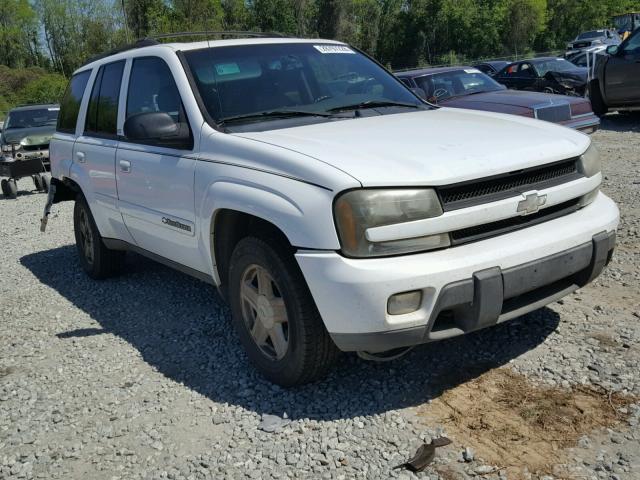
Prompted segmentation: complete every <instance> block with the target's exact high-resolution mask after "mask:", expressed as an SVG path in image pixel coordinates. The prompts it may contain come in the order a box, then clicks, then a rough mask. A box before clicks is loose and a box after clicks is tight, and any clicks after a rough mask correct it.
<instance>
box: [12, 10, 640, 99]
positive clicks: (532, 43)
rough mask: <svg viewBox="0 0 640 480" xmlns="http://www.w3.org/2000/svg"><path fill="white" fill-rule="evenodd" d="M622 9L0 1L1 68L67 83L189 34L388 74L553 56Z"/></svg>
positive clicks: (48, 83) (45, 83) (50, 86)
mask: <svg viewBox="0 0 640 480" xmlns="http://www.w3.org/2000/svg"><path fill="white" fill-rule="evenodd" d="M630 10H640V5H639V4H638V0H598V1H585V0H0V65H6V66H9V67H12V68H14V69H16V70H15V72H16V73H15V75H13V77H12V78H18V77H20V76H21V75H25V72H29V73H28V75H34V73H33V71H32V70H25V67H32V66H39V67H43V68H44V69H46V70H48V71H54V72H57V73H60V74H62V75H63V76H66V77H68V76H69V75H70V74H71V73H72V72H73V71H74V70H75V69H76V68H77V67H78V66H79V65H81V64H82V63H83V62H84V61H85V60H87V59H88V58H90V57H91V56H93V55H96V54H98V53H102V52H104V51H107V50H110V49H113V48H115V47H118V46H121V45H123V44H126V43H130V42H132V41H134V40H135V39H138V38H143V37H145V36H149V35H153V34H158V33H168V32H179V31H198V30H252V31H276V32H282V33H285V34H289V35H296V36H306V37H320V38H336V39H339V40H343V41H346V42H348V43H350V44H352V45H354V46H356V47H358V48H361V49H363V50H364V51H366V52H367V53H369V54H371V55H373V56H374V57H376V58H377V59H378V60H380V61H381V62H382V63H384V64H386V65H389V66H391V67H393V68H404V67H413V66H417V65H424V64H432V65H434V64H446V63H456V62H462V63H463V62H469V61H471V60H474V59H479V58H490V57H493V58H496V57H503V56H507V57H513V56H522V55H527V54H528V53H530V52H532V51H534V50H535V51H550V50H559V49H562V48H564V46H565V44H566V42H567V41H569V40H571V39H573V38H574V37H575V36H576V35H577V34H578V33H579V32H581V31H584V30H588V29H593V28H598V27H604V26H607V25H609V24H610V23H611V17H612V15H615V14H620V13H624V12H626V11H630ZM39 72H40V74H38V75H36V77H37V78H38V81H39V82H41V83H40V84H36V83H33V85H39V86H38V87H36V86H33V87H31V88H33V89H34V90H31V92H30V93H29V97H30V98H40V97H39V96H38V95H39V92H38V91H36V89H37V88H40V89H41V90H42V95H41V97H42V98H44V97H49V96H52V95H55V94H56V93H55V92H57V91H58V90H57V89H58V85H59V83H60V77H55V78H54V77H51V78H45V77H43V75H44V73H43V71H40V70H39ZM5 73H6V72H5ZM40 77H43V78H40ZM1 82H2V79H0V109H1V108H3V107H2V105H7V104H10V103H11V101H12V100H11V99H12V98H14V97H15V96H16V95H17V92H18V91H19V90H21V89H22V88H23V87H24V88H26V85H27V84H28V83H32V82H35V80H34V79H33V78H31V79H30V80H29V81H27V80H26V79H24V82H23V83H20V84H17V85H16V86H14V87H12V89H11V90H9V91H8V92H9V93H3V91H2V85H1Z"/></svg>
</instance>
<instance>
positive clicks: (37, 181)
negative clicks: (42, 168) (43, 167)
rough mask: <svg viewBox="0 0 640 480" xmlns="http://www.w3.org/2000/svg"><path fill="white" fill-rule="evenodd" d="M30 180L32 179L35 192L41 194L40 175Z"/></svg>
mask: <svg viewBox="0 0 640 480" xmlns="http://www.w3.org/2000/svg"><path fill="white" fill-rule="evenodd" d="M31 178H33V185H34V187H36V190H38V191H39V192H41V191H42V175H40V174H37V175H34V176H33V177H31Z"/></svg>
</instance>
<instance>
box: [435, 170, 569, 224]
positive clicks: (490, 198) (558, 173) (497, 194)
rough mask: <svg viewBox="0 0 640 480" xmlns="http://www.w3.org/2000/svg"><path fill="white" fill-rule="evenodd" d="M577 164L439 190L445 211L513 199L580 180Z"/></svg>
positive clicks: (529, 171)
mask: <svg viewBox="0 0 640 480" xmlns="http://www.w3.org/2000/svg"><path fill="white" fill-rule="evenodd" d="M581 176H582V175H581V174H580V173H579V172H578V161H577V159H575V158H573V159H571V160H563V161H561V162H557V163H553V164H549V165H542V166H539V167H533V168H527V169H524V170H518V171H515V172H510V173H506V174H502V175H496V176H494V177H488V178H484V179H480V180H474V181H471V182H463V183H456V184H454V185H448V186H446V187H439V188H438V194H439V195H440V200H441V202H442V208H443V210H444V211H445V212H447V211H450V210H457V209H459V208H465V207H470V206H473V205H479V204H482V203H489V202H495V201H497V200H502V199H504V198H509V197H514V196H518V195H520V194H522V193H523V192H527V191H530V190H539V189H542V188H548V187H551V186H554V185H560V184H561V183H566V182H570V181H571V180H575V179H577V178H580V177H581Z"/></svg>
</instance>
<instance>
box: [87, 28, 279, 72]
mask: <svg viewBox="0 0 640 480" xmlns="http://www.w3.org/2000/svg"><path fill="white" fill-rule="evenodd" d="M205 36H219V37H221V38H225V37H254V38H287V36H286V35H283V34H281V33H276V32H244V31H241V30H227V31H223V30H221V31H207V30H205V31H198V32H176V33H163V34H160V35H154V36H152V37H145V38H141V39H140V40H137V41H136V42H135V43H131V44H129V45H124V46H122V47H119V48H115V49H113V50H110V51H108V52H105V53H100V54H98V55H95V56H93V57H91V58H89V59H88V60H87V61H86V62H84V63H83V64H82V65H80V66H81V67H84V66H85V65H88V64H90V63H92V62H95V61H96V60H101V59H103V58H107V57H110V56H111V55H115V54H116V53H121V52H126V51H127V50H134V49H136V48H142V47H149V46H152V45H160V42H159V41H158V40H164V39H167V38H181V37H205Z"/></svg>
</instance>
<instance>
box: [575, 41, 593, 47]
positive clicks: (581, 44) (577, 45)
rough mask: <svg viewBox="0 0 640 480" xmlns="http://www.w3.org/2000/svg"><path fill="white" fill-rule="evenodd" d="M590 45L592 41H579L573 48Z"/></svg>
mask: <svg viewBox="0 0 640 480" xmlns="http://www.w3.org/2000/svg"><path fill="white" fill-rule="evenodd" d="M590 46H591V42H577V43H574V44H573V48H585V47H590Z"/></svg>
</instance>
